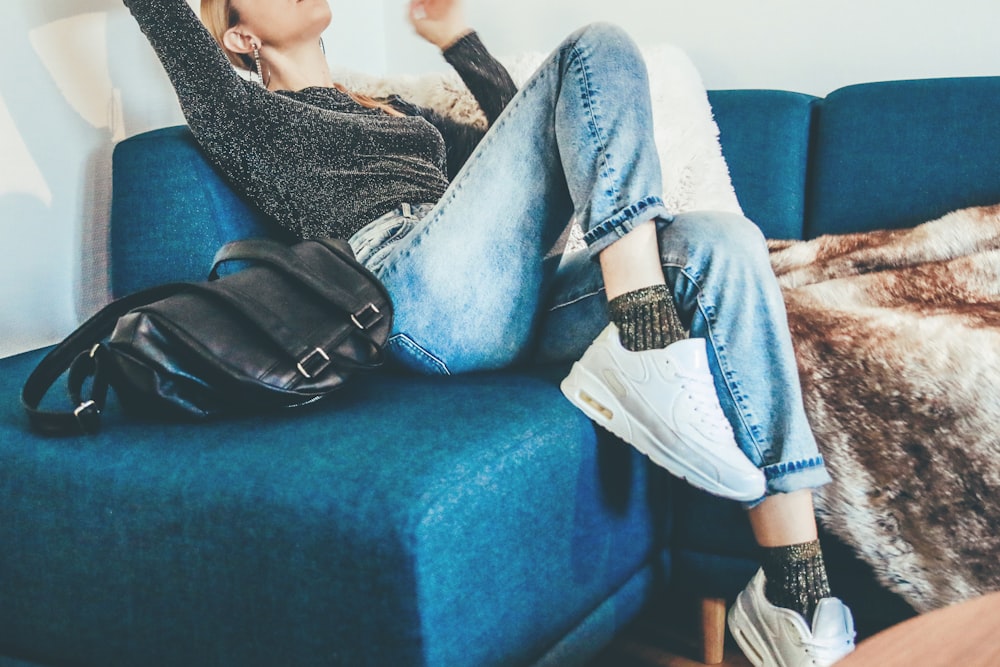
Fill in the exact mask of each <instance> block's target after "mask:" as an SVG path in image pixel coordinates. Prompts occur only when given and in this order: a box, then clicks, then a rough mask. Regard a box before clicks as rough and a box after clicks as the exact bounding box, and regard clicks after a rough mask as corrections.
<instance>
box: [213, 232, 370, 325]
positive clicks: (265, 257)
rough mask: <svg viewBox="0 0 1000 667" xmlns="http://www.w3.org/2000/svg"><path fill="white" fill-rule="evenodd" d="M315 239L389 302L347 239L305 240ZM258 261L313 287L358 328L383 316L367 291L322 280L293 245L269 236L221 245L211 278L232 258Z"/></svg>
mask: <svg viewBox="0 0 1000 667" xmlns="http://www.w3.org/2000/svg"><path fill="white" fill-rule="evenodd" d="M310 242H312V243H315V244H317V245H319V246H321V247H323V248H325V249H326V250H327V251H329V252H330V253H332V254H334V255H336V256H337V257H338V258H339V259H340V260H341V261H342V262H343V263H344V264H345V265H346V266H347V267H348V268H350V269H351V270H352V271H353V272H354V273H356V274H358V275H359V276H361V277H363V278H365V280H366V282H367V283H369V284H370V285H371V286H373V287H375V289H377V290H378V291H379V293H380V295H381V296H382V297H383V299H384V300H385V302H386V303H388V302H389V295H388V293H387V292H386V291H385V287H383V285H382V283H381V282H380V281H379V280H378V278H376V277H375V275H374V274H373V273H371V272H370V271H369V270H368V269H366V268H365V267H363V266H362V265H361V264H360V263H359V262H358V261H357V260H356V259H355V258H354V253H353V252H352V251H351V250H350V246H348V245H347V244H346V243H345V242H344V241H341V240H339V239H323V240H319V239H313V240H311V241H303V243H310ZM236 260H239V261H256V262H261V263H264V264H267V265H268V266H270V267H272V268H274V269H276V270H278V271H281V272H282V273H283V274H284V275H287V276H289V277H291V278H294V279H295V280H297V281H299V282H300V283H301V284H302V285H304V286H305V287H307V288H308V289H310V290H312V291H313V292H314V293H315V294H317V295H318V296H319V297H320V298H322V299H324V300H325V301H328V302H329V303H332V304H335V305H336V306H338V307H339V308H341V309H342V310H344V311H345V312H347V313H349V314H350V315H351V316H353V317H354V318H355V320H356V321H357V322H358V325H359V328H362V329H366V328H368V327H370V326H371V325H372V324H374V323H375V322H377V321H378V320H379V319H380V315H382V313H381V312H380V311H379V310H378V309H377V308H375V309H374V311H373V310H372V306H374V304H373V303H372V301H371V299H368V298H365V296H364V295H362V294H358V293H354V292H351V291H350V290H345V289H343V288H342V287H340V286H339V285H337V284H336V283H333V282H331V281H324V280H320V279H319V278H317V277H316V275H315V274H313V273H312V272H311V271H309V270H308V269H307V268H306V267H304V266H303V263H304V262H303V259H302V258H301V257H299V256H298V255H297V254H295V253H294V252H293V251H292V250H291V248H289V247H288V246H285V245H283V244H281V243H276V242H274V241H269V240H266V239H247V240H244V241H234V242H232V243H227V244H226V245H224V246H222V248H220V249H219V251H218V252H217V253H216V254H215V259H214V261H213V266H212V271H211V272H210V273H209V280H215V279H217V278H218V276H219V267H220V266H221V265H222V264H223V263H225V262H229V261H236Z"/></svg>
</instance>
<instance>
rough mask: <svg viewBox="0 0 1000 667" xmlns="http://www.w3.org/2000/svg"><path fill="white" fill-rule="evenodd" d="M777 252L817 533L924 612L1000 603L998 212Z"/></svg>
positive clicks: (781, 247) (780, 247)
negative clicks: (818, 483)
mask: <svg viewBox="0 0 1000 667" xmlns="http://www.w3.org/2000/svg"><path fill="white" fill-rule="evenodd" d="M771 246H772V255H771V259H772V263H773V266H774V268H775V272H776V274H777V275H778V278H779V281H780V283H781V285H782V288H783V290H784V294H785V299H786V303H787V306H788V319H789V325H790V327H791V331H792V336H793V339H794V342H795V348H796V354H797V358H798V363H799V372H800V375H801V378H802V385H803V391H804V396H805V404H806V410H807V412H808V415H809V419H810V422H811V424H812V426H813V429H814V431H815V433H816V437H817V439H818V441H819V444H820V449H821V451H822V452H823V454H824V456H825V457H826V460H827V463H828V465H829V468H830V473H831V475H832V476H833V478H834V482H833V483H832V484H829V485H827V486H826V487H824V488H823V489H822V490H820V492H819V493H818V495H817V507H818V513H819V518H820V521H821V522H822V523H823V524H824V525H825V526H826V527H827V528H828V529H829V530H830V531H831V532H833V533H834V534H836V535H837V536H839V537H840V538H841V539H842V540H843V541H844V542H846V543H847V544H849V545H851V546H852V547H853V548H854V550H855V551H856V552H857V553H858V554H859V555H860V557H861V558H862V559H863V560H865V561H866V562H868V563H869V564H871V565H872V567H873V568H874V570H875V572H876V573H877V575H878V577H879V578H880V580H881V581H882V582H883V583H884V584H885V585H886V586H887V587H888V588H890V589H891V590H894V591H896V592H897V593H899V594H900V595H901V596H902V597H903V598H904V599H906V600H907V601H909V602H910V604H912V605H913V606H914V608H916V609H917V610H918V611H927V610H930V609H934V608H937V607H941V606H943V605H947V604H950V603H954V602H957V601H960V600H963V599H966V598H969V597H973V596H976V595H979V594H982V593H986V592H988V591H993V590H997V589H1000V562H998V561H1000V532H998V527H1000V206H992V207H982V208H970V209H966V210H961V211H956V212H954V213H950V214H948V215H946V216H944V217H943V218H940V219H938V220H935V221H932V222H928V223H925V224H923V225H921V226H918V227H915V228H913V229H908V230H898V231H881V232H872V233H862V234H850V235H844V236H829V237H822V238H818V239H815V240H813V241H808V242H772V244H771Z"/></svg>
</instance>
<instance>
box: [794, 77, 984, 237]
mask: <svg viewBox="0 0 1000 667" xmlns="http://www.w3.org/2000/svg"><path fill="white" fill-rule="evenodd" d="M998 109H1000V77H966V78H955V79H921V80H914V81H894V82H879V83H868V84H859V85H855V86H849V87H847V88H842V89H840V90H837V91H834V92H832V93H830V94H829V95H828V96H827V97H826V99H824V100H823V101H822V103H821V104H819V105H818V109H817V118H816V120H815V122H814V126H815V130H816V132H815V135H814V139H813V154H812V158H813V159H812V162H811V164H810V172H809V199H808V209H807V215H806V219H807V221H808V222H807V225H806V235H807V237H809V238H811V237H814V236H818V235H820V234H827V233H844V232H855V231H866V230H872V229H898V228H903V227H911V226H913V225H916V224H919V223H921V222H925V221H927V220H932V219H934V218H937V217H940V216H941V215H944V214H945V213H948V212H949V211H952V210H955V209H959V208H964V207H967V206H976V205H984V204H994V203H997V202H1000V113H997V110H998Z"/></svg>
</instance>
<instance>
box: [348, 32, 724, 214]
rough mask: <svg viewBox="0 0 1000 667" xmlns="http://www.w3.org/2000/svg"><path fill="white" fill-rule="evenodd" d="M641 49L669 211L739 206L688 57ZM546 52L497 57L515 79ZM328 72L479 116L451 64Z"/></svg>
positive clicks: (352, 83)
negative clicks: (391, 71) (403, 71)
mask: <svg viewBox="0 0 1000 667" xmlns="http://www.w3.org/2000/svg"><path fill="white" fill-rule="evenodd" d="M642 52H643V56H644V57H645V59H646V64H647V68H648V70H649V88H650V94H651V98H652V102H653V131H654V140H655V142H656V150H657V152H658V153H659V155H660V163H661V168H662V171H663V199H664V201H665V202H666V205H667V208H668V209H669V210H670V211H672V212H673V213H683V212H685V211H694V210H717V211H731V212H735V213H742V210H741V209H740V205H739V202H738V201H737V199H736V193H735V192H734V191H733V186H732V182H731V181H730V178H729V168H728V166H727V165H726V161H725V159H724V158H723V156H722V147H721V146H720V145H719V128H718V126H717V125H716V124H715V119H714V118H713V117H712V108H711V106H710V105H709V103H708V95H707V94H706V92H705V86H704V84H703V83H702V81H701V76H700V75H699V74H698V71H697V69H695V67H694V64H693V63H692V62H691V60H690V59H689V58H688V56H687V54H686V53H684V52H683V51H682V50H681V49H679V48H677V47H675V46H671V45H668V44H663V45H659V46H655V47H651V48H645V49H643V50H642ZM545 58H546V56H545V54H542V53H525V54H522V55H520V56H517V57H514V58H501V62H503V63H504V65H505V66H506V67H507V69H508V71H509V72H510V74H511V77H513V79H514V82H515V83H517V85H518V86H520V85H522V84H523V83H524V82H525V81H526V80H527V79H528V78H529V77H530V76H531V74H532V73H533V72H534V71H535V69H537V68H538V66H539V65H540V64H541V63H542V61H543V60H544V59H545ZM334 76H335V78H336V79H337V80H339V81H340V82H341V83H343V84H344V85H345V86H347V87H348V88H349V89H351V90H357V91H359V92H362V93H366V94H369V95H373V96H376V97H379V96H387V95H389V94H392V93H395V94H397V95H400V96H401V97H403V98H404V99H407V100H409V101H411V102H413V103H414V104H418V105H420V106H424V107H429V108H432V109H435V110H437V111H438V112H440V113H443V114H446V115H449V116H452V117H454V118H457V119H459V120H465V121H469V122H479V123H485V121H484V119H483V117H482V112H481V111H480V109H479V106H478V105H477V104H476V101H475V99H474V98H473V97H472V94H471V93H470V92H469V91H468V89H467V88H466V87H465V84H464V83H462V80H461V78H459V76H458V74H456V73H455V72H454V71H448V72H447V73H435V74H424V75H420V76H414V75H393V76H387V77H374V76H371V75H365V74H360V73H357V72H350V71H339V72H334Z"/></svg>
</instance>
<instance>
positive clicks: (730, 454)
mask: <svg viewBox="0 0 1000 667" xmlns="http://www.w3.org/2000/svg"><path fill="white" fill-rule="evenodd" d="M560 388H561V389H562V392H563V394H565V395H566V398H568V399H569V400H570V401H571V402H572V403H573V405H575V406H576V407H578V408H580V409H581V410H583V412H584V413H585V414H586V415H587V416H588V417H590V418H591V419H593V420H594V421H595V422H597V423H598V424H599V425H601V426H603V427H604V428H606V429H607V430H609V431H611V432H612V433H614V434H615V435H617V436H618V437H619V438H621V439H622V440H624V441H625V442H627V443H629V444H630V445H632V446H633V447H635V448H636V449H638V450H639V451H640V452H642V453H643V454H645V455H646V456H648V457H649V458H650V460H652V461H653V462H654V463H656V464H657V465H659V466H661V467H663V468H666V469H667V471H668V472H670V473H671V474H673V475H675V476H677V477H681V478H683V479H686V480H687V481H688V482H689V483H690V484H692V485H694V486H696V487H698V488H700V489H704V490H705V491H708V492H709V493H712V494H715V495H717V496H722V497H724V498H732V499H734V500H740V501H744V502H749V501H752V500H757V499H759V498H761V497H762V496H763V495H764V491H765V483H764V474H763V473H762V472H761V471H760V470H759V469H758V468H757V467H756V466H755V465H754V464H753V463H751V462H750V459H748V458H747V457H746V455H745V454H744V453H743V452H742V451H741V450H740V448H739V446H738V445H737V444H736V440H735V439H734V438H733V429H732V427H731V426H730V424H729V420H728V419H726V415H725V414H724V413H723V412H722V406H721V405H719V397H718V395H716V393H715V384H714V382H713V380H712V374H711V372H710V371H709V368H708V355H707V353H706V351H705V340H704V339H702V338H689V339H687V340H682V341H678V342H676V343H673V344H671V345H669V346H668V347H666V348H665V349H662V350H647V351H643V352H631V351H629V350H626V349H625V348H624V347H622V344H621V340H620V339H619V337H618V328H617V327H616V326H615V325H614V324H609V325H608V326H607V328H605V329H604V331H602V332H601V334H600V335H599V336H598V337H597V339H596V340H594V342H593V343H592V344H591V346H590V347H589V348H588V349H587V351H586V352H585V353H584V355H583V357H582V358H581V359H580V360H579V361H577V362H576V363H575V364H573V368H572V370H571V371H570V374H569V375H568V376H567V377H566V379H565V380H563V381H562V384H561V385H560Z"/></svg>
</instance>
